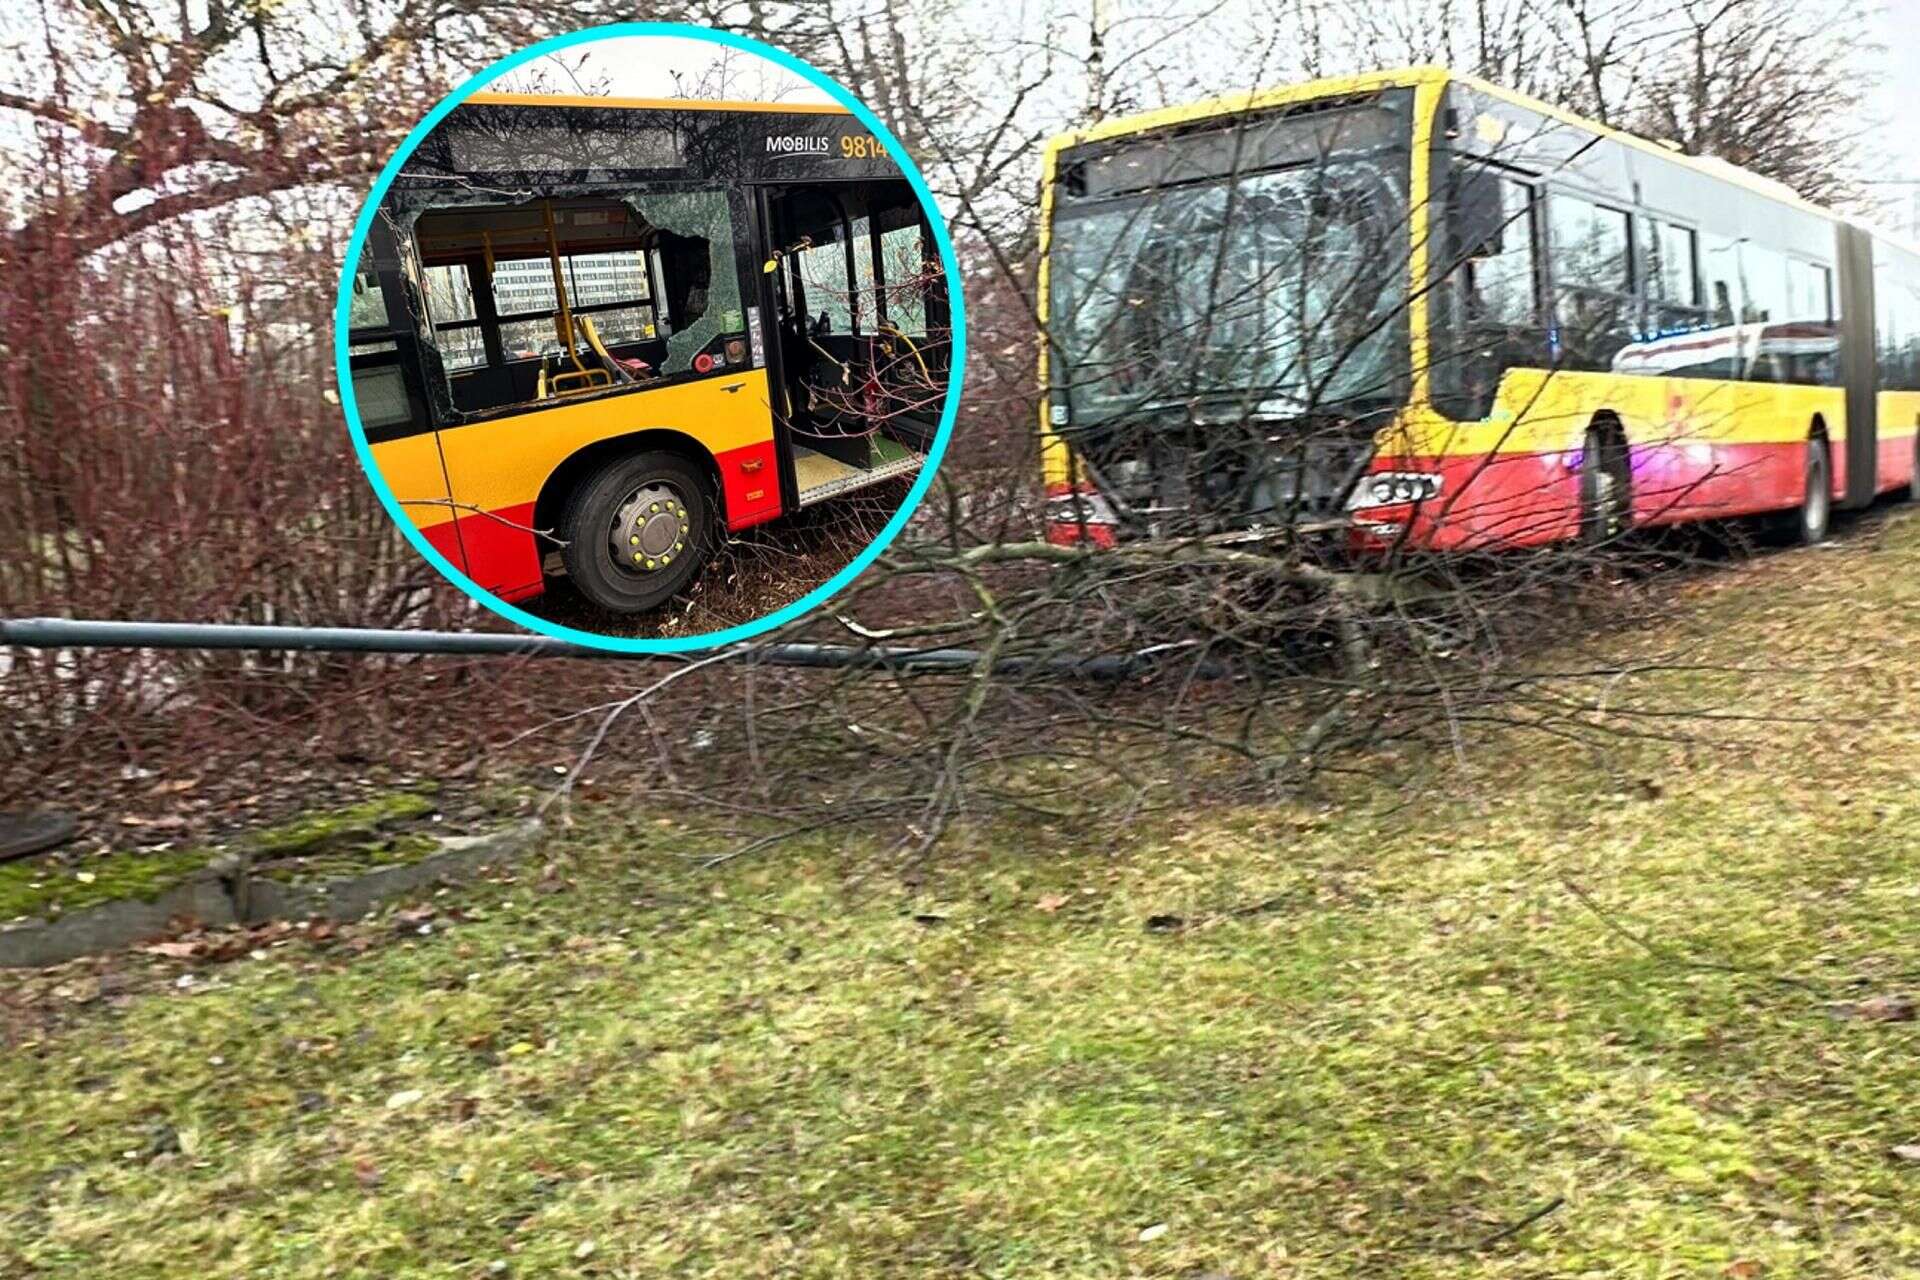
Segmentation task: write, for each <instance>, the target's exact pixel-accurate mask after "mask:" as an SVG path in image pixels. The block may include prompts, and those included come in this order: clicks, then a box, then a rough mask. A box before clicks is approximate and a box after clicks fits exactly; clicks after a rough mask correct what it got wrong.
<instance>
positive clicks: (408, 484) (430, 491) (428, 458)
mask: <svg viewBox="0 0 1920 1280" xmlns="http://www.w3.org/2000/svg"><path fill="white" fill-rule="evenodd" d="M373 460H374V463H375V464H376V465H378V466H379V468H380V478H381V479H383V480H385V481H386V482H387V487H388V488H389V489H391V490H393V496H394V497H395V498H396V499H398V500H399V502H400V509H401V510H403V511H405V512H406V513H407V518H408V519H410V520H412V521H413V524H414V527H415V528H416V529H431V528H432V527H433V526H435V525H437V524H445V523H446V522H447V521H449V520H451V519H453V518H454V516H455V515H457V514H459V513H458V512H456V511H454V510H453V509H452V508H451V507H450V506H449V505H448V504H447V474H446V472H445V471H444V470H442V469H441V466H440V449H439V446H438V445H437V444H436V443H435V442H434V438H433V433H432V432H431V431H423V432H421V433H420V434H419V435H417V436H402V437H401V438H400V439H398V440H386V441H383V442H381V443H379V444H376V445H374V446H373Z"/></svg>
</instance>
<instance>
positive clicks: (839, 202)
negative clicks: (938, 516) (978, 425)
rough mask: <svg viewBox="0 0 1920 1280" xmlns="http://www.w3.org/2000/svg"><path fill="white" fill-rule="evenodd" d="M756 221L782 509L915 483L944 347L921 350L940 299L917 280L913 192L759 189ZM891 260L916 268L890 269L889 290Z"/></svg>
mask: <svg viewBox="0 0 1920 1280" xmlns="http://www.w3.org/2000/svg"><path fill="white" fill-rule="evenodd" d="M758 212H759V225H760V228H761V232H762V236H761V238H762V247H763V249H764V250H765V254H766V256H765V263H766V267H767V269H766V270H765V271H764V272H763V273H762V281H761V307H762V310H763V314H764V315H765V316H766V317H767V322H766V326H765V347H766V352H765V358H766V365H767V372H768V382H769V387H770V390H771V393H772V395H771V398H772V400H773V407H774V413H775V417H776V419H777V424H776V428H775V439H776V441H777V442H778V444H779V449H780V454H781V459H780V465H781V488H782V492H783V493H784V494H785V495H786V496H787V498H788V504H789V505H790V506H793V507H805V506H810V505H812V504H813V503H815V502H818V501H822V500H824V499H826V498H829V497H833V496H836V495H838V494H842V493H848V492H851V491H853V490H856V489H862V488H865V487H867V486H868V485H872V484H877V483H879V482H881V481H883V480H887V479H890V478H892V477H895V476H900V475H906V474H909V473H911V472H913V471H915V470H917V469H918V468H919V466H920V462H921V460H922V458H923V457H924V456H925V454H926V451H927V449H928V447H929V446H930V445H931V443H932V439H933V435H934V431H935V429H936V427H937V426H938V423H939V417H940V413H939V409H940V405H941V401H942V397H943V396H944V393H945V388H946V378H947V363H946V354H945V344H944V343H934V342H932V341H929V339H928V334H929V332H930V328H931V327H932V326H933V318H932V316H930V314H929V313H930V312H931V313H933V315H937V316H938V318H939V321H940V323H941V324H944V322H945V319H946V311H945V308H946V300H945V297H944V291H943V290H937V289H935V290H929V289H927V288H926V287H925V285H924V282H923V280H922V279H921V277H922V276H923V275H924V270H923V264H924V262H925V261H926V259H927V257H928V256H929V254H930V250H931V245H932V238H931V236H930V234H929V233H928V232H927V229H926V226H925V221H924V216H923V215H922V214H921V212H920V208H919V201H918V200H917V199H916V198H915V196H914V194H913V191H912V188H911V187H909V186H908V185H907V184H906V183H905V182H901V181H897V180H896V181H871V182H837V183H813V184H779V185H768V186H763V187H761V188H760V189H759V192H758ZM890 258H891V259H894V260H897V261H898V262H900V263H908V262H911V263H912V265H913V268H914V271H913V276H912V278H911V279H908V278H907V277H906V272H905V269H904V268H903V267H899V266H896V267H895V268H894V275H895V279H897V280H898V281H899V284H898V286H897V288H890V287H889V285H888V275H887V271H888V261H889V259H890ZM938 278H939V279H941V280H944V276H943V275H942V276H940V277H938ZM916 292H917V293H918V294H919V295H920V296H919V297H918V299H917V300H916V299H914V298H913V297H912V296H911V295H913V294H914V293H916ZM933 293H940V294H941V296H940V297H939V299H938V305H937V306H934V305H931V297H930V295H931V294H933ZM890 304H891V305H890ZM896 313H897V314H896ZM931 331H934V332H941V331H943V330H941V329H938V328H931Z"/></svg>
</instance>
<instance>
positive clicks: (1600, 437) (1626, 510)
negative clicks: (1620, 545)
mask: <svg viewBox="0 0 1920 1280" xmlns="http://www.w3.org/2000/svg"><path fill="white" fill-rule="evenodd" d="M1632 483H1633V481H1632V477H1631V475H1630V474H1629V473H1628V470H1627V451H1626V450H1625V449H1623V448H1619V447H1617V446H1616V445H1615V444H1614V441H1613V437H1612V434H1611V433H1610V432H1608V431H1605V430H1603V429H1602V428H1600V427H1589V428H1587V439H1586V444H1585V445H1584V446H1583V447H1582V449H1581V453H1580V541H1581V542H1583V543H1585V544H1586V545H1587V546H1590V547H1597V546H1600V545H1602V544H1603V543H1608V542H1612V541H1613V540H1614V539H1616V538H1618V537H1619V536H1620V535H1621V534H1623V533H1625V532H1626V531H1627V526H1628V524H1630V523H1631V522H1632V519H1633V491H1632Z"/></svg>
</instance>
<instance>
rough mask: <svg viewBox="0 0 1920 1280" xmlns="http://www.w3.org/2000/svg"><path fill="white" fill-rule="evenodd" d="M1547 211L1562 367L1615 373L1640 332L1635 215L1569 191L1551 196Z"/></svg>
mask: <svg viewBox="0 0 1920 1280" xmlns="http://www.w3.org/2000/svg"><path fill="white" fill-rule="evenodd" d="M1547 211H1548V223H1549V226H1550V228H1551V231H1552V238H1551V242H1550V243H1551V244H1552V261H1553V279H1554V315H1555V317H1556V319H1557V320H1558V323H1559V326H1560V337H1561V349H1562V353H1563V363H1564V365H1565V367H1567V368H1569V369H1577V370H1601V371H1604V370H1608V369H1611V368H1612V367H1613V360H1614V357H1615V356H1616V355H1618V354H1619V353H1620V352H1621V351H1622V350H1623V349H1624V348H1626V347H1627V346H1628V345H1629V344H1630V343H1632V342H1633V340H1634V337H1635V335H1636V332H1637V330H1638V329H1639V327H1640V326H1639V323H1638V321H1639V317H1638V310H1639V302H1638V300H1637V298H1636V297H1635V295H1634V280H1633V252H1632V248H1633V219H1632V216H1631V215H1630V214H1628V213H1626V212H1624V211H1622V210H1619V209H1612V208H1608V207H1607V206H1605V205H1599V204H1594V203H1593V202H1592V201H1589V200H1584V199H1582V198H1580V197H1579V196H1575V195H1571V194H1569V193H1567V192H1564V191H1555V192H1553V193H1552V195H1551V196H1550V197H1549V198H1548V201H1547Z"/></svg>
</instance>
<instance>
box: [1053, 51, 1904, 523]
mask: <svg viewBox="0 0 1920 1280" xmlns="http://www.w3.org/2000/svg"><path fill="white" fill-rule="evenodd" d="M1043 182H1044V185H1043V194H1042V220H1043V231H1042V236H1043V238H1042V251H1041V277H1040V294H1041V318H1042V322H1043V323H1042V331H1043V333H1044V335H1045V338H1044V341H1043V350H1042V352H1041V385H1042V387H1043V389H1044V393H1045V394H1044V398H1043V403H1042V405H1041V411H1040V416H1041V422H1040V430H1041V433H1042V444H1043V448H1042V456H1043V467H1044V472H1045V481H1046V486H1047V495H1048V500H1049V501H1048V509H1047V517H1048V536H1049V537H1050V538H1051V539H1053V540H1054V541H1056V542H1060V543H1065V544H1078V543H1083V542H1085V543H1093V544H1096V545H1110V544H1112V543H1114V542H1115V541H1118V540H1122V539H1126V538H1130V537H1134V538H1137V537H1154V536H1168V535H1200V534H1208V535H1211V534H1231V535H1233V536H1241V535H1244V534H1246V533H1248V532H1249V531H1251V532H1254V533H1258V532H1259V531H1261V530H1273V529H1286V530H1289V531H1291V532H1292V533H1294V534H1296V535H1297V534H1299V533H1300V532H1301V531H1303V530H1312V531H1315V532H1316V533H1318V534H1321V535H1322V536H1320V537H1319V538H1318V539H1317V543H1316V545H1326V546H1331V547H1334V548H1337V549H1339V552H1340V553H1342V554H1345V553H1351V552H1356V551H1357V552H1360V553H1363V554H1365V555H1369V556H1371V555H1377V554H1378V553H1381V552H1384V551H1389V550H1394V549H1408V550H1434V551H1444V552H1455V551H1477V550H1496V549H1501V548H1510V547H1524V546H1537V545H1542V544H1548V543H1554V542H1561V541H1572V540H1576V539H1582V538H1585V539H1588V540H1595V541H1598V540H1605V539H1608V538H1611V537H1614V536H1616V535H1618V534H1620V533H1621V532H1623V531H1625V530H1626V529H1628V528H1631V527H1636V526H1657V525H1662V524H1673V523H1681V522H1686V521H1696V520H1705V519H1723V518H1728V517H1739V516H1750V515H1759V514H1763V513H1777V516H1778V518H1779V519H1780V522H1781V523H1782V525H1783V526H1785V528H1786V529H1790V531H1791V532H1792V533H1793V534H1794V535H1795V536H1797V537H1798V538H1800V539H1802V540H1805V541H1817V540H1819V539H1820V538H1822V537H1824V536H1825V534H1826V532H1827V528H1828V523H1829V519H1830V517H1831V513H1832V511H1833V509H1834V508H1835V507H1836V506H1838V507H1846V508H1858V507H1864V506H1866V505H1869V504H1871V503H1872V502H1873V501H1874V500H1875V499H1876V498H1877V497H1878V496H1880V495H1882V494H1885V493H1887V492H1889V491H1891V490H1894V489H1898V488H1900V487H1902V486H1910V485H1912V484H1913V481H1914V477H1915V473H1916V469H1917V468H1920V462H1917V461H1916V446H1917V443H1920V252H1916V251H1915V250H1913V249H1911V248H1909V247H1907V246H1905V245H1902V244H1899V243H1896V242H1894V241H1893V240H1891V239H1889V238H1888V237H1886V236H1884V235H1881V234H1879V233H1876V232H1873V231H1871V230H1869V229H1867V228H1865V227H1862V226H1859V225H1856V224H1854V223H1852V222H1850V221H1848V220H1847V219H1845V218H1842V217H1840V216H1837V215H1835V214H1833V213H1830V212H1828V211H1826V210H1824V209H1821V208H1818V207H1816V206H1814V205H1812V204H1810V203H1808V202H1807V201H1805V200H1802V199H1800V198H1799V197H1798V196H1797V195H1795V194H1794V193H1793V192H1792V191H1790V190H1788V189H1787V188H1785V187H1784V186H1781V185H1779V184H1777V183H1773V182H1770V181H1768V180H1766V179H1764V178H1761V177H1758V176H1756V175H1753V174H1750V173H1747V172H1745V171H1743V170H1741V169H1738V168H1735V167H1733V166H1731V165H1728V164H1725V163H1724V162H1720V161H1717V160H1713V159H1707V158H1698V157H1690V156H1686V155H1683V154H1680V153H1678V151H1677V150H1675V149H1674V148H1671V147H1668V146H1665V145H1662V144H1659V143H1656V142H1651V141H1647V140H1644V139H1641V138H1637V137H1633V136H1629V135H1627V134H1624V133H1620V132H1617V131H1615V130H1611V129H1608V128H1606V127H1604V126H1601V125H1598V124H1595V123H1592V122H1590V121H1586V120H1582V119H1580V118H1578V117H1576V116H1573V115H1570V114H1568V113H1567V112H1564V111H1561V110H1558V109H1556V108H1554V107H1551V106H1549V105H1547V104H1545V103H1542V102H1537V101H1533V100H1530V99H1528V98H1525V97H1523V96H1521V95H1518V94H1514V93H1510V92H1507V91H1506V90H1504V89H1500V88H1498V87H1496V86H1494V85H1491V84H1487V83H1485V82H1484V81H1481V80H1477V79H1474V78H1472V77H1469V76H1462V75H1457V74H1453V73H1451V72H1449V71H1445V70H1441V69H1434V68H1419V69H1413V70H1407V71H1394V72H1383V73H1378V74H1370V75H1364V76H1358V77H1353V78H1347V79H1340V80H1329V81H1323V82H1318V83H1312V84H1306V85H1301V86H1298V87H1293V88H1286V89H1279V90H1274V91H1267V92H1254V93H1248V94H1242V95H1238V96H1235V97H1230V98H1223V99H1219V100H1215V101H1210V102H1203V103H1199V104H1196V105H1192V106H1186V107H1179V108H1173V109H1168V110H1160V111H1154V112H1150V113H1147V114H1144V115H1139V116H1134V117H1130V118H1127V119H1117V120H1111V121H1106V122H1103V123H1101V124H1098V125H1096V126H1093V127H1091V128H1088V129H1084V130H1081V131H1080V132H1077V133H1073V134H1070V135H1067V136H1064V137H1060V138H1057V139H1055V140H1054V141H1053V142H1052V143H1051V145H1049V146H1048V148H1047V150H1046V156H1045V170H1044V177H1043Z"/></svg>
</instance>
